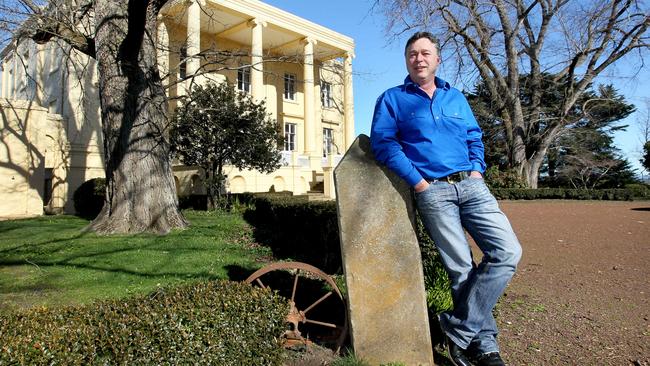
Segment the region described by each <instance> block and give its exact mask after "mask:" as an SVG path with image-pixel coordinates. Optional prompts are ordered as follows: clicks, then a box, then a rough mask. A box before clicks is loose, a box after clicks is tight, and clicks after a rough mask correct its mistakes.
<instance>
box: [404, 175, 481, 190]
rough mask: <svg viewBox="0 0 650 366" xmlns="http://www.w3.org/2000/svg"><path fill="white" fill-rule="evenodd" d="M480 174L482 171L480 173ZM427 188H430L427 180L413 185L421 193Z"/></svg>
mask: <svg viewBox="0 0 650 366" xmlns="http://www.w3.org/2000/svg"><path fill="white" fill-rule="evenodd" d="M479 174H480V173H479ZM427 188H429V182H427V181H426V180H424V179H422V180H421V181H419V182H418V183H417V184H416V185H414V186H413V190H415V192H416V193H420V192H423V191H426V190H427Z"/></svg>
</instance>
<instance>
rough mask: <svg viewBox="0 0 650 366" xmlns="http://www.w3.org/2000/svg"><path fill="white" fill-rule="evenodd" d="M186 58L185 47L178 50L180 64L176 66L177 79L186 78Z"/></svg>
mask: <svg viewBox="0 0 650 366" xmlns="http://www.w3.org/2000/svg"><path fill="white" fill-rule="evenodd" d="M186 58H187V47H185V46H183V47H181V49H180V60H179V61H180V63H179V64H178V74H179V75H178V77H179V78H180V79H181V80H183V79H185V77H187V64H186V60H185V59H186Z"/></svg>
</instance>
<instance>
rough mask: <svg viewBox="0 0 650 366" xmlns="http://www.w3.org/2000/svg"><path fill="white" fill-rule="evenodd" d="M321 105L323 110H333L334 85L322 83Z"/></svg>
mask: <svg viewBox="0 0 650 366" xmlns="http://www.w3.org/2000/svg"><path fill="white" fill-rule="evenodd" d="M320 103H321V106H322V107H323V108H333V107H334V100H333V98H332V83H328V82H327V81H323V80H321V82H320Z"/></svg>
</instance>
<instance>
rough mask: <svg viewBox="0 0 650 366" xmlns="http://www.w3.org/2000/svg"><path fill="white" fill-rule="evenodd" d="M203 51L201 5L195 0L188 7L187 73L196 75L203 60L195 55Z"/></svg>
mask: <svg viewBox="0 0 650 366" xmlns="http://www.w3.org/2000/svg"><path fill="white" fill-rule="evenodd" d="M199 52H201V6H200V5H199V2H198V0H193V1H192V3H191V4H190V6H189V8H188V9H187V57H188V60H187V64H186V70H187V75H188V76H191V75H194V74H195V73H196V72H197V71H198V70H199V67H200V66H201V60H200V59H199V58H198V57H194V56H195V55H196V54H198V53H199Z"/></svg>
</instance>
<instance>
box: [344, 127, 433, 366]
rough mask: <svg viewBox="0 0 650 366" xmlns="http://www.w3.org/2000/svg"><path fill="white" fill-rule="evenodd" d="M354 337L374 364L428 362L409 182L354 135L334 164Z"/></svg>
mask: <svg viewBox="0 0 650 366" xmlns="http://www.w3.org/2000/svg"><path fill="white" fill-rule="evenodd" d="M334 181H335V185H336V197H337V208H338V219H339V231H340V236H341V253H342V258H343V268H344V271H345V280H346V285H347V290H348V302H349V304H348V306H349V310H350V325H351V335H352V344H353V347H354V351H355V354H356V355H357V356H358V357H361V358H363V359H364V360H366V361H368V362H370V363H371V364H373V365H379V364H384V363H389V362H402V363H405V364H406V365H409V366H410V365H433V364H434V362H433V352H432V348H431V336H430V333H429V319H428V317H427V306H426V294H425V290H424V278H423V274H422V261H421V260H420V248H419V246H418V241H417V237H416V234H415V208H414V207H413V201H412V198H411V193H410V189H409V187H408V185H407V184H406V183H405V182H404V181H402V180H401V179H400V178H399V177H398V176H397V175H395V174H394V173H392V172H391V171H389V170H388V169H387V168H385V167H380V166H379V165H377V163H376V162H375V160H374V157H373V155H372V151H371V148H370V139H369V138H368V136H366V135H359V137H358V138H357V139H356V140H355V141H354V143H353V144H352V146H351V147H350V149H348V151H347V153H346V154H345V156H344V157H343V160H341V162H340V163H339V165H338V167H337V168H336V169H335V170H334Z"/></svg>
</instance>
